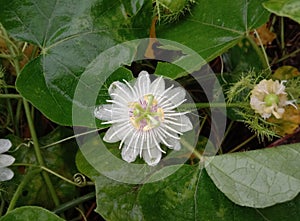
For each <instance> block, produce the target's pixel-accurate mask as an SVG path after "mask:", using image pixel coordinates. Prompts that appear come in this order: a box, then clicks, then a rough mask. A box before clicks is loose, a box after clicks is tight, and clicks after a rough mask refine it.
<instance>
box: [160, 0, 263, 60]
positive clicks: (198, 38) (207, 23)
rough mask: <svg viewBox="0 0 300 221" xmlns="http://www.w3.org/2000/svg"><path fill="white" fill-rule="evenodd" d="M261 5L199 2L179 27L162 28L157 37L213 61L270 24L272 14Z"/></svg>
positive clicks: (215, 0)
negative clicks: (256, 29) (177, 43)
mask: <svg viewBox="0 0 300 221" xmlns="http://www.w3.org/2000/svg"><path fill="white" fill-rule="evenodd" d="M261 3H262V1H261V0H249V1H239V0H233V1H219V0H211V1H205V0H199V1H197V4H195V5H194V7H191V13H190V15H187V16H186V17H184V18H183V19H182V20H181V21H179V22H178V23H175V24H169V25H160V26H159V27H158V28H157V37H158V38H165V39H169V40H172V41H176V42H179V43H181V44H184V45H186V46H187V47H190V48H191V49H193V50H195V51H196V52H198V53H199V54H200V55H201V56H202V57H203V58H204V59H205V60H206V61H210V60H212V59H214V58H215V57H217V56H218V55H220V54H222V53H223V52H225V51H226V50H227V49H228V48H230V47H232V46H234V45H235V44H236V43H237V42H238V41H239V40H240V39H241V38H242V37H244V36H245V35H247V34H248V33H249V31H250V30H252V29H254V28H256V27H259V26H261V25H262V24H263V23H265V22H266V21H267V20H268V17H269V13H268V12H267V11H266V10H265V9H264V8H263V7H262V5H261Z"/></svg>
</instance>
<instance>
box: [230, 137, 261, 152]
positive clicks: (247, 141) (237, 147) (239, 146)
mask: <svg viewBox="0 0 300 221" xmlns="http://www.w3.org/2000/svg"><path fill="white" fill-rule="evenodd" d="M255 137H256V134H254V135H252V136H251V137H249V138H248V139H247V140H245V141H244V142H243V143H241V144H239V145H238V146H236V147H235V148H233V149H232V150H230V151H229V152H228V153H233V152H235V151H237V150H238V149H240V148H241V147H242V146H244V145H246V144H247V143H249V142H250V141H251V140H253V139H254V138H255Z"/></svg>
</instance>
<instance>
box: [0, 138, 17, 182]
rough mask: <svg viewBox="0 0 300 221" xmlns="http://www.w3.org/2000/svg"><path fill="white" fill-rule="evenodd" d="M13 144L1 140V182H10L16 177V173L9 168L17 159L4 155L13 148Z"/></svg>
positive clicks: (6, 140)
mask: <svg viewBox="0 0 300 221" xmlns="http://www.w3.org/2000/svg"><path fill="white" fill-rule="evenodd" d="M11 146H12V144H11V142H10V140H8V139H0V181H6V180H10V179H12V178H13V176H14V172H13V171H12V170H11V169H9V168H7V167H8V166H10V165H12V164H13V163H14V162H15V158H14V157H12V156H10V155H7V154H2V153H4V152H6V151H8V150H9V148H11Z"/></svg>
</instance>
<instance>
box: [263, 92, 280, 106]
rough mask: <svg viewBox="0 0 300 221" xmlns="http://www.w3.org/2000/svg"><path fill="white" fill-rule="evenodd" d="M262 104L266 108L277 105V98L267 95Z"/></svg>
mask: <svg viewBox="0 0 300 221" xmlns="http://www.w3.org/2000/svg"><path fill="white" fill-rule="evenodd" d="M264 102H265V104H266V106H268V107H269V106H272V105H274V104H278V103H279V97H278V95H276V94H268V95H266V96H265V99H264Z"/></svg>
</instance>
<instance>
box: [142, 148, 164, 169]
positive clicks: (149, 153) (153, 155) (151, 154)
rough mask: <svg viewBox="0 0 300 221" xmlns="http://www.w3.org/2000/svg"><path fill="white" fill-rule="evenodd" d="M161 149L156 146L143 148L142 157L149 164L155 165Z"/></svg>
mask: <svg viewBox="0 0 300 221" xmlns="http://www.w3.org/2000/svg"><path fill="white" fill-rule="evenodd" d="M161 155H162V154H161V151H160V150H159V149H157V148H156V147H153V148H150V149H148V150H143V158H144V160H145V161H146V163H147V164H148V165H149V166H155V165H157V164H158V163H159V161H160V159H161Z"/></svg>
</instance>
